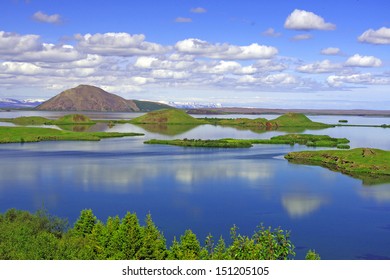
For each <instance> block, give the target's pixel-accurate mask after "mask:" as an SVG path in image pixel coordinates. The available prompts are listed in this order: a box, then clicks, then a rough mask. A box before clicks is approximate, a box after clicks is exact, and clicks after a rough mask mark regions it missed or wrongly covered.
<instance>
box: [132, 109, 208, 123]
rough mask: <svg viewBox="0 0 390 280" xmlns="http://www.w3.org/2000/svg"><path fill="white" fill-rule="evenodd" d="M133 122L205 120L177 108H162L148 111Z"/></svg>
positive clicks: (198, 121)
mask: <svg viewBox="0 0 390 280" xmlns="http://www.w3.org/2000/svg"><path fill="white" fill-rule="evenodd" d="M131 123H135V124H151V123H155V124H157V123H158V124H204V123H206V122H204V121H202V120H198V119H196V118H194V117H191V116H190V115H188V114H187V113H186V112H184V111H182V110H179V109H162V110H157V111H153V112H149V113H147V114H145V115H143V116H140V117H138V118H135V119H133V120H131Z"/></svg>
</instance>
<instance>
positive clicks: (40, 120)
mask: <svg viewBox="0 0 390 280" xmlns="http://www.w3.org/2000/svg"><path fill="white" fill-rule="evenodd" d="M0 121H3V122H10V123H14V124H17V125H93V124H95V123H96V122H95V121H92V120H91V119H90V118H88V117H87V116H84V115H81V114H71V115H65V116H63V117H61V118H59V119H57V120H52V119H47V118H44V117H35V116H33V117H18V118H14V119H0Z"/></svg>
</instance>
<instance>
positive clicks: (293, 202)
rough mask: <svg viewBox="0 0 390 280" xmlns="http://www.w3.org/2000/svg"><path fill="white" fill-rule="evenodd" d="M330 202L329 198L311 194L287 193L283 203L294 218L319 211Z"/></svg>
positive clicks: (283, 197)
mask: <svg viewBox="0 0 390 280" xmlns="http://www.w3.org/2000/svg"><path fill="white" fill-rule="evenodd" d="M327 202H328V198H326V197H322V196H318V195H309V194H286V195H283V196H282V205H283V207H284V208H285V209H286V211H287V213H288V215H289V216H290V217H292V218H301V217H304V216H307V215H309V214H311V213H313V212H315V211H317V210H318V209H319V208H320V207H321V206H323V205H325V204H326V203H327Z"/></svg>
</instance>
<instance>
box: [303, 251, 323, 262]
mask: <svg viewBox="0 0 390 280" xmlns="http://www.w3.org/2000/svg"><path fill="white" fill-rule="evenodd" d="M320 259H321V257H320V255H319V254H317V253H316V251H315V250H309V251H308V252H307V254H306V257H305V260H320Z"/></svg>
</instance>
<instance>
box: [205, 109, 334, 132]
mask: <svg viewBox="0 0 390 280" xmlns="http://www.w3.org/2000/svg"><path fill="white" fill-rule="evenodd" d="M201 120H202V121H206V122H208V123H209V124H213V125H221V126H234V127H241V128H250V129H254V128H256V129H263V130H272V129H280V128H312V129H314V128H317V129H318V128H327V127H332V125H328V124H324V123H319V122H313V121H311V120H310V119H309V118H308V117H306V116H305V115H304V114H298V113H287V114H284V115H282V116H280V117H278V118H276V119H274V120H267V119H265V118H256V119H248V118H237V119H222V118H203V119H201Z"/></svg>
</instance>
